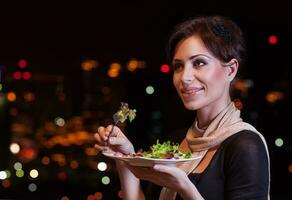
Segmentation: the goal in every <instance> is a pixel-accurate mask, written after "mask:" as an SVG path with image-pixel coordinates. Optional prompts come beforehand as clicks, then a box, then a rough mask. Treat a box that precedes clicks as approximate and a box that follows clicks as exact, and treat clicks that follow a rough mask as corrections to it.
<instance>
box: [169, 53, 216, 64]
mask: <svg viewBox="0 0 292 200" xmlns="http://www.w3.org/2000/svg"><path fill="white" fill-rule="evenodd" d="M199 56H203V57H207V58H208V59H211V57H210V56H208V55H206V54H196V55H193V56H190V57H189V58H188V60H193V59H194V58H196V57H199ZM173 61H174V62H175V61H176V62H179V61H181V60H180V59H178V58H174V59H173Z"/></svg>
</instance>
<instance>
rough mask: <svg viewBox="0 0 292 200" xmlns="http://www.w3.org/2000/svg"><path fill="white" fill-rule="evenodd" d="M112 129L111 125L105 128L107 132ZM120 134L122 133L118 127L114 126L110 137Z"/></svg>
mask: <svg viewBox="0 0 292 200" xmlns="http://www.w3.org/2000/svg"><path fill="white" fill-rule="evenodd" d="M112 127H113V125H109V126H108V127H107V131H108V132H110V131H111V130H112ZM120 133H122V131H121V129H120V128H119V127H117V126H114V129H113V131H112V133H111V136H113V137H117V136H118V135H119V134H120Z"/></svg>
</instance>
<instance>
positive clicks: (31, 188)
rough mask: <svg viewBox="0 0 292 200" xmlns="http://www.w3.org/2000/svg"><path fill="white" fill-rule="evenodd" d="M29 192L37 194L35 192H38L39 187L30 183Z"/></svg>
mask: <svg viewBox="0 0 292 200" xmlns="http://www.w3.org/2000/svg"><path fill="white" fill-rule="evenodd" d="M28 190H29V191H30V192H35V191H36V190H37V185H36V184H35V183H30V184H29V185H28Z"/></svg>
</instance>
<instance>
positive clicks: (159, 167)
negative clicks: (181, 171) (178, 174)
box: [153, 165, 175, 174]
mask: <svg viewBox="0 0 292 200" xmlns="http://www.w3.org/2000/svg"><path fill="white" fill-rule="evenodd" d="M153 169H154V170H155V171H157V172H161V173H167V174H170V173H171V172H173V170H174V169H175V167H174V166H168V165H154V166H153Z"/></svg>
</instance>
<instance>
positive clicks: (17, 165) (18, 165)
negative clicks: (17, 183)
mask: <svg viewBox="0 0 292 200" xmlns="http://www.w3.org/2000/svg"><path fill="white" fill-rule="evenodd" d="M13 167H14V169H15V170H20V169H22V164H21V163H20V162H16V163H14V165H13Z"/></svg>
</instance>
